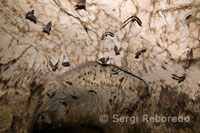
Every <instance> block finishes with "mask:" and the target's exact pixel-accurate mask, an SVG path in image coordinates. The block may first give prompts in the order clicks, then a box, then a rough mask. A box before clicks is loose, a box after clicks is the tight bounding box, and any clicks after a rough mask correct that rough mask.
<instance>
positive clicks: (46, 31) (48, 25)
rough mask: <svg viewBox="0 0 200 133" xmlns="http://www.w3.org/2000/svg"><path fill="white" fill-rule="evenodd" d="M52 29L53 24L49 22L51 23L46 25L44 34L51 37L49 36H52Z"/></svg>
mask: <svg viewBox="0 0 200 133" xmlns="http://www.w3.org/2000/svg"><path fill="white" fill-rule="evenodd" d="M51 27H52V23H51V22H49V23H48V24H47V25H46V27H44V29H43V32H44V33H47V34H48V35H49V34H50V31H51Z"/></svg>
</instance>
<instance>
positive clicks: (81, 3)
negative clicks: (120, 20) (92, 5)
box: [74, 0, 86, 10]
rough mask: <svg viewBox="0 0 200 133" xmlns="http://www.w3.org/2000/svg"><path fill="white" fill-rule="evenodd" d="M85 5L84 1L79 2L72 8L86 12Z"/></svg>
mask: <svg viewBox="0 0 200 133" xmlns="http://www.w3.org/2000/svg"><path fill="white" fill-rule="evenodd" d="M85 5H86V0H80V1H79V3H78V4H77V5H75V6H74V7H75V10H82V9H84V10H86V9H85V7H86V6H85Z"/></svg>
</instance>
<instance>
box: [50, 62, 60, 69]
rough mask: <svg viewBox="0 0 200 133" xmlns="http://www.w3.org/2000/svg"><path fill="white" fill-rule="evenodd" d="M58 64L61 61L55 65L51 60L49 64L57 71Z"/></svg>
mask: <svg viewBox="0 0 200 133" xmlns="http://www.w3.org/2000/svg"><path fill="white" fill-rule="evenodd" d="M58 64H59V61H58V62H57V63H56V64H55V65H53V63H52V62H51V61H49V65H50V66H51V69H52V71H56V70H57V69H58Z"/></svg>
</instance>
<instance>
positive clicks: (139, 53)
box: [135, 49, 146, 59]
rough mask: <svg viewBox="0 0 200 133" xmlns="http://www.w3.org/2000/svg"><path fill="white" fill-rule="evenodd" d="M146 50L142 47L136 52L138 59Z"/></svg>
mask: <svg viewBox="0 0 200 133" xmlns="http://www.w3.org/2000/svg"><path fill="white" fill-rule="evenodd" d="M144 52H146V49H141V50H140V51H138V52H137V53H136V54H135V58H136V59H138V58H139V57H140V55H141V54H142V53H144Z"/></svg>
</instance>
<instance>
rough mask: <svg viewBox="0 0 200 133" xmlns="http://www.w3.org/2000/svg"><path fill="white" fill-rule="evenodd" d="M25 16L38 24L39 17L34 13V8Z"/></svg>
mask: <svg viewBox="0 0 200 133" xmlns="http://www.w3.org/2000/svg"><path fill="white" fill-rule="evenodd" d="M25 17H26V19H28V20H30V21H32V22H33V23H35V24H37V18H36V16H35V15H34V10H32V11H30V12H28V13H27V14H26V16H25Z"/></svg>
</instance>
